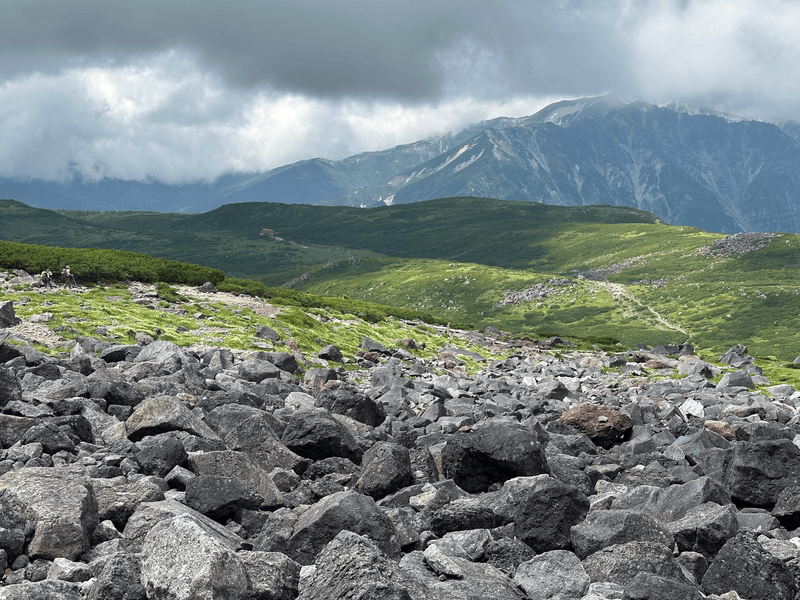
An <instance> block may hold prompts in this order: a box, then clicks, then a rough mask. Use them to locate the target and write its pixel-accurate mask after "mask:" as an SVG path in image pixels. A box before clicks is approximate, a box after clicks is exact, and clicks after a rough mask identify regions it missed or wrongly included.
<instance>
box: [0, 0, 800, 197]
mask: <svg viewBox="0 0 800 600" xmlns="http://www.w3.org/2000/svg"><path fill="white" fill-rule="evenodd" d="M798 31H800V3H798V2H796V1H795V0H791V1H788V0H787V1H782V0H736V1H735V2H731V1H730V0H675V1H670V0H652V1H651V0H627V1H626V0H585V1H584V0H574V1H572V0H541V1H539V0H493V2H487V1H486V0H480V1H475V0H458V1H455V0H404V1H402V2H398V1H397V0H393V1H392V2H388V1H383V0H287V1H276V0H230V1H229V2H220V1H219V0H213V1H212V0H135V1H128V2H119V1H115V0H57V1H54V0H3V1H2V19H0V176H6V177H8V176H21V177H37V178H44V179H63V178H67V177H69V176H71V174H73V173H80V174H82V175H83V176H84V177H85V178H89V179H96V178H100V177H119V178H123V179H136V180H142V179H147V178H150V179H155V180H160V181H165V182H169V183H177V182H183V181H195V180H202V179H205V180H212V179H214V178H216V177H218V176H219V175H221V174H223V173H225V172H232V171H261V170H267V169H270V168H273V167H276V166H279V165H282V164H286V163H289V162H294V161H297V160H301V159H305V158H312V157H322V158H329V159H339V158H344V157H345V156H350V155H352V154H356V153H358V152H363V151H367V150H378V149H382V148H387V147H390V146H394V145H397V144H401V143H407V142H411V141H414V140H417V139H420V138H423V137H427V136H428V135H432V134H436V133H443V132H446V131H451V130H452V131H455V130H457V129H459V128H460V127H462V126H463V125H466V124H468V123H471V122H475V121H480V120H483V119H489V118H493V117H498V116H523V115H528V114H532V113H534V112H536V111H537V110H539V109H540V108H542V107H543V106H545V105H546V104H548V103H550V102H553V101H557V100H561V99H565V98H578V97H584V96H595V95H600V94H606V93H614V94H620V95H627V96H632V97H635V98H641V99H644V100H647V101H650V102H654V103H661V102H667V101H670V100H680V101H684V102H688V103H691V104H698V105H703V106H709V107H711V108H716V109H719V110H724V111H727V112H733V113H737V114H742V115H744V116H748V117H754V118H762V119H765V120H777V119H800V43H798V42H797V39H798Z"/></svg>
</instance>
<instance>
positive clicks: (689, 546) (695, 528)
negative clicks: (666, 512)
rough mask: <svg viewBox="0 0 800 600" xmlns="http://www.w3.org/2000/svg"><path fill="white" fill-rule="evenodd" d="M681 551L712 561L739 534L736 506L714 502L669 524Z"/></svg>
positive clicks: (694, 509)
mask: <svg viewBox="0 0 800 600" xmlns="http://www.w3.org/2000/svg"><path fill="white" fill-rule="evenodd" d="M667 528H668V529H669V531H671V532H672V534H673V535H674V536H675V543H676V544H677V546H678V550H679V551H680V552H698V553H700V554H702V555H703V556H705V557H706V558H707V559H712V558H713V557H714V556H715V555H716V554H717V552H719V550H720V548H722V546H724V545H725V542H727V541H728V540H729V539H730V538H732V537H733V536H735V535H736V534H737V533H738V531H739V521H738V520H737V518H736V507H735V506H734V505H733V504H726V505H724V506H720V505H719V504H715V503H713V502H708V503H706V504H701V505H700V506H696V507H694V508H691V509H689V511H688V512H687V513H686V514H685V515H684V516H683V517H681V518H680V519H678V520H676V521H672V522H671V523H669V524H668V525H667Z"/></svg>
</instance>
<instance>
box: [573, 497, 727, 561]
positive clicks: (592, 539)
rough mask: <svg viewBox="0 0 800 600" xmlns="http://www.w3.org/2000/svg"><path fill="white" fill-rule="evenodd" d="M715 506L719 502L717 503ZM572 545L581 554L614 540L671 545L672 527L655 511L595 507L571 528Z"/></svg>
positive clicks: (615, 541)
mask: <svg viewBox="0 0 800 600" xmlns="http://www.w3.org/2000/svg"><path fill="white" fill-rule="evenodd" d="M715 506H716V505H715ZM570 539H571V541H572V547H573V549H574V550H575V554H577V555H578V556H579V557H580V558H582V559H583V558H586V557H587V556H589V555H590V554H594V553H595V552H597V551H598V550H602V549H603V548H606V547H607V546H613V545H615V544H624V543H626V542H634V541H642V542H656V543H658V544H661V545H663V546H666V547H668V548H671V547H672V545H673V543H674V541H673V536H672V534H671V533H670V531H669V530H668V529H667V528H666V527H665V526H664V525H663V524H661V523H660V522H659V521H657V520H656V519H655V517H653V516H652V515H650V514H648V513H646V512H641V511H634V510H624V509H623V510H593V511H592V512H590V513H589V514H588V515H587V516H586V519H585V520H584V521H583V522H581V523H579V524H578V525H575V526H573V527H572V529H571V530H570Z"/></svg>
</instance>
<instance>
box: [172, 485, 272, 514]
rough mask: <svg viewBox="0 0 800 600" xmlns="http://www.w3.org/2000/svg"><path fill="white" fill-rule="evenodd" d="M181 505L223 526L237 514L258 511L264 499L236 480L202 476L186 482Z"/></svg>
mask: <svg viewBox="0 0 800 600" xmlns="http://www.w3.org/2000/svg"><path fill="white" fill-rule="evenodd" d="M185 502H186V505H187V506H189V507H190V508H193V509H194V510H196V511H197V512H199V513H201V514H204V515H206V516H207V517H210V518H212V519H214V520H215V521H219V522H220V523H226V522H227V521H228V520H229V519H232V518H233V517H234V516H235V515H236V512H237V511H238V510H241V509H246V510H258V509H259V508H260V507H261V504H262V503H263V502H264V498H263V497H261V495H259V494H258V493H257V492H256V491H255V490H254V489H253V488H252V487H250V486H248V485H247V484H246V483H245V482H244V481H242V480H241V479H239V478H238V477H230V476H222V475H202V476H200V477H194V478H192V479H190V480H189V481H188V482H187V484H186V494H185Z"/></svg>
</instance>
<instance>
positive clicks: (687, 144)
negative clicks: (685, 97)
mask: <svg viewBox="0 0 800 600" xmlns="http://www.w3.org/2000/svg"><path fill="white" fill-rule="evenodd" d="M628 100H629V99H620V98H615V97H612V96H603V97H597V98H583V99H578V100H564V101H561V102H557V103H554V104H551V105H549V106H548V107H545V108H543V109H542V110H540V111H538V112H537V113H535V114H533V115H530V116H527V117H519V118H505V117H501V118H497V119H492V120H489V121H483V122H480V123H476V124H473V125H470V126H468V127H467V128H465V129H463V130H461V131H459V132H456V133H447V134H444V135H438V136H431V137H428V138H425V139H423V140H418V141H416V142H412V143H409V144H403V145H400V146H396V147H393V148H388V149H385V150H381V151H375V152H366V153H361V154H357V155H354V156H351V157H348V158H345V159H342V160H338V161H331V160H326V159H321V158H312V159H308V160H303V161H300V162H296V163H293V164H290V165H283V166H281V167H278V168H276V169H272V170H271V171H268V172H265V173H239V174H229V175H225V176H223V177H221V178H219V179H217V180H216V181H214V182H211V183H200V182H194V183H187V184H183V185H177V186H171V185H167V184H163V183H159V182H150V183H142V182H123V181H119V180H102V181H99V182H94V183H92V182H83V181H82V180H80V179H79V178H76V179H74V180H73V181H72V182H68V183H65V184H59V183H52V182H43V181H27V182H25V181H19V180H9V179H4V180H0V196H5V197H13V198H16V199H18V200H21V201H23V202H26V203H29V204H32V205H36V206H41V207H44V208H66V209H73V210H85V209H94V210H110V209H119V208H120V207H121V206H120V205H123V206H124V208H125V209H128V210H157V211H167V212H176V211H177V212H189V213H192V212H206V211H208V210H212V209H214V208H216V207H218V206H220V205H223V204H230V203H239V202H253V201H255V202H281V203H289V204H296V203H301V204H313V205H329V206H336V205H347V206H356V207H371V206H377V205H381V204H402V203H409V202H418V201H421V200H430V199H434V198H441V197H453V196H484V197H492V198H499V199H511V200H528V201H536V202H544V203H547V204H556V205H562V206H581V205H588V204H610V205H617V206H631V207H634V208H638V209H641V210H646V211H648V212H652V213H654V214H656V215H657V216H658V217H659V218H661V219H663V220H665V221H667V222H669V223H671V224H676V225H691V226H695V227H700V228H703V229H706V230H710V231H717V232H722V233H736V232H740V231H776V230H783V231H790V232H798V231H800V213H798V211H797V210H796V207H797V204H798V201H799V200H800V192H798V190H800V141H798V140H800V125H798V124H797V123H794V122H791V121H788V122H784V123H780V124H772V123H763V122H760V121H756V120H750V119H744V118H740V117H737V116H735V115H729V114H726V113H720V112H717V111H713V110H710V109H705V108H701V107H692V106H689V105H686V104H682V103H680V102H677V101H674V102H670V103H668V104H666V105H663V106H657V105H653V104H648V103H646V102H642V101H634V102H629V101H628Z"/></svg>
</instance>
